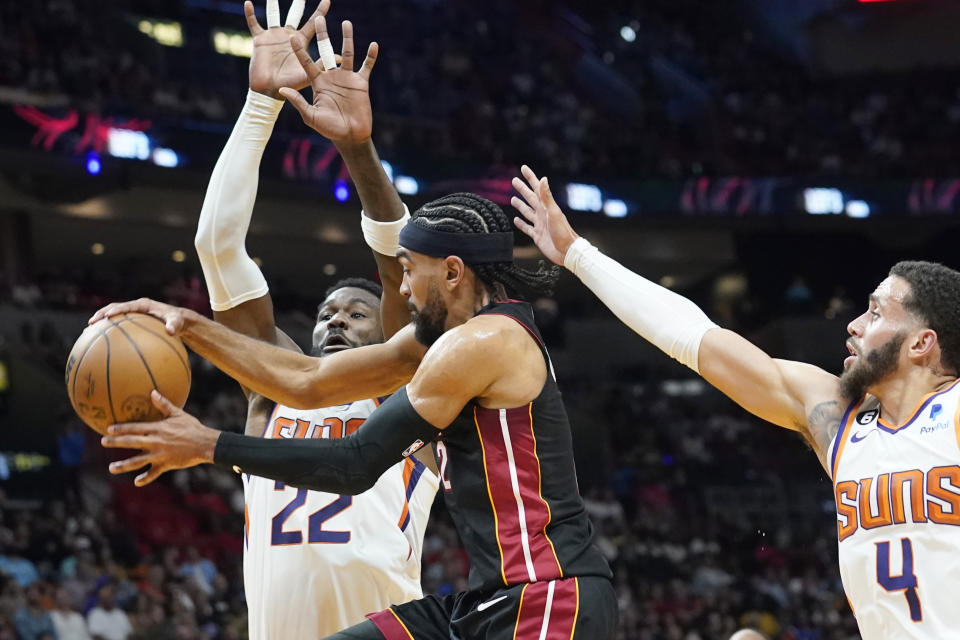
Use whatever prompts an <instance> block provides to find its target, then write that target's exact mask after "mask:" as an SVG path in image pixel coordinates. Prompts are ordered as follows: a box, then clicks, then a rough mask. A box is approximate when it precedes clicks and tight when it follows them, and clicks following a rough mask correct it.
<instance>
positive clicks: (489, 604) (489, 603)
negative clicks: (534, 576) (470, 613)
mask: <svg viewBox="0 0 960 640" xmlns="http://www.w3.org/2000/svg"><path fill="white" fill-rule="evenodd" d="M508 597H509V596H500V597H499V598H494V599H493V600H487V601H486V602H481V603H480V604H478V605H477V611H485V610H486V609H489V608H490V607H492V606H493V605H495V604H497V603H498V602H500V601H501V600H506V599H507V598H508Z"/></svg>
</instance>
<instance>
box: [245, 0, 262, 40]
mask: <svg viewBox="0 0 960 640" xmlns="http://www.w3.org/2000/svg"><path fill="white" fill-rule="evenodd" d="M243 15H245V16H246V17H247V28H248V29H250V35H252V36H254V37H256V36H258V35H260V34H261V33H263V27H261V26H260V23H259V22H258V21H257V14H256V12H255V11H254V9H253V3H252V2H250V0H247V1H246V2H244V3H243Z"/></svg>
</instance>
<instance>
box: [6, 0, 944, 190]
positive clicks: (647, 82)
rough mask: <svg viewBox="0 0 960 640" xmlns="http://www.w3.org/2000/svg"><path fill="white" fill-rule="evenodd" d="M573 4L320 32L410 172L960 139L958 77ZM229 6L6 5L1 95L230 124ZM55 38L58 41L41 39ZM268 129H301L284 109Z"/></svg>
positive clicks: (810, 169)
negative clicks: (881, 67)
mask: <svg viewBox="0 0 960 640" xmlns="http://www.w3.org/2000/svg"><path fill="white" fill-rule="evenodd" d="M257 4H259V5H262V4H263V3H262V2H258V3H257ZM281 4H284V3H281ZM308 4H311V5H312V3H308ZM570 4H571V5H572V6H573V8H569V7H564V6H558V5H554V4H553V3H547V2H543V1H542V0H525V1H524V2H512V1H511V0H492V1H491V2H486V3H482V4H478V3H469V2H440V1H438V0H416V1H414V2H406V3H402V4H397V3H386V4H383V3H351V4H350V5H349V6H346V5H338V4H337V3H334V8H333V10H332V13H331V24H333V25H334V28H333V33H334V34H336V33H337V32H338V29H336V28H335V27H336V24H337V23H338V22H339V20H340V19H341V18H346V17H349V18H351V19H352V20H353V21H354V22H355V24H356V25H357V37H358V49H359V50H360V51H363V49H364V48H365V46H366V42H368V41H369V40H372V39H376V40H378V41H379V42H380V43H381V46H382V49H381V56H380V59H379V62H378V66H377V69H376V70H375V71H374V74H373V79H372V96H373V102H374V107H375V111H376V113H375V123H376V124H375V137H376V140H377V143H378V145H379V146H380V148H381V150H382V151H384V152H385V153H386V154H387V155H388V156H390V157H394V158H403V159H404V161H405V164H406V165H407V166H409V167H411V169H415V168H416V166H417V164H418V163H419V164H421V165H424V166H428V167H430V168H431V170H433V171H438V170H440V169H439V168H438V164H437V161H438V160H441V159H442V160H443V161H444V163H445V164H444V165H441V166H447V167H456V166H458V164H457V163H458V162H459V163H463V164H464V165H469V166H471V167H474V168H475V167H478V166H479V167H487V168H488V169H491V170H495V169H496V167H498V166H517V165H519V164H520V163H522V162H527V163H530V164H532V165H534V166H537V167H539V168H540V171H541V173H550V174H565V175H578V176H590V177H596V176H602V177H612V176H620V177H668V178H675V177H685V176H690V175H699V174H705V175H808V174H817V175H820V174H842V175H849V176H867V177H871V176H890V175H900V176H904V175H906V176H919V175H935V174H950V172H951V171H954V173H955V170H956V169H958V168H960V167H958V166H957V163H956V159H955V154H952V153H951V151H952V150H953V149H956V148H957V146H958V144H957V143H958V142H960V139H958V137H960V90H958V87H960V83H958V79H960V78H958V76H957V74H956V73H955V72H953V71H950V70H922V71H917V70H911V71H910V72H906V73H901V74H884V75H860V76H844V77H842V78H833V77H829V76H824V75H823V74H820V73H817V72H816V71H814V70H812V69H811V68H810V66H811V65H809V64H806V63H804V62H803V61H801V60H799V59H797V58H796V57H792V56H790V55H787V54H785V53H784V51H783V49H782V48H781V49H779V50H778V49H777V48H775V46H774V43H772V42H771V40H772V39H771V38H770V37H764V35H765V34H762V33H757V32H756V30H755V29H752V28H750V27H748V26H746V25H747V24H749V21H748V20H747V18H746V17H745V15H744V11H745V10H746V9H744V7H748V6H749V3H744V4H742V5H736V6H733V7H731V6H730V5H729V3H712V4H709V3H708V4H704V3H700V2H695V1H694V0H682V1H677V0H644V1H643V2H639V1H636V0H635V1H632V2H620V3H609V4H608V5H597V4H596V3H586V2H571V3H570ZM240 5H241V3H240V2H239V0H237V2H236V13H225V12H223V9H224V8H229V7H228V5H225V4H224V3H220V4H219V5H217V9H218V10H213V9H212V8H211V7H212V6H213V5H211V4H210V3H200V2H184V3H159V2H156V1H152V0H151V1H145V2H132V1H130V0H125V1H123V2H118V3H109V5H108V4H104V3H102V2H95V1H94V0H41V1H38V2H31V3H6V4H4V6H3V7H0V54H2V55H0V95H2V94H4V93H7V94H9V95H8V97H7V98H6V100H7V101H16V97H17V96H19V97H20V98H23V97H24V95H30V96H32V99H33V100H35V101H36V102H38V103H39V104H43V103H47V104H53V105H57V104H59V105H61V106H66V105H69V106H71V107H78V108H80V109H81V110H91V111H94V112H100V113H103V114H105V115H111V116H118V117H123V116H125V117H145V118H150V119H152V120H153V121H154V122H158V123H166V124H170V123H176V122H178V121H180V122H181V123H182V122H183V121H184V120H187V121H189V123H188V125H187V126H188V128H190V129H192V130H198V128H199V129H202V126H201V125H198V124H197V121H206V122H222V123H229V122H231V121H232V120H233V118H234V116H235V114H236V113H237V111H238V109H239V107H240V105H241V103H242V99H243V94H244V90H245V87H246V60H244V59H242V58H233V57H230V56H225V55H220V54H217V53H216V52H215V51H214V49H213V47H212V45H211V30H212V29H213V28H214V27H217V28H222V29H227V30H232V31H237V32H242V31H243V30H244V29H245V23H244V21H243V18H242V16H241V15H240V11H239V9H240ZM260 8H261V10H262V7H260ZM309 8H310V7H308V9H309ZM283 10H284V11H285V7H284V8H283ZM144 17H147V18H152V19H157V20H167V21H170V20H173V21H178V22H179V23H180V24H181V27H182V32H183V37H184V43H183V46H181V47H164V46H161V45H160V44H158V43H157V42H155V41H154V40H152V39H151V38H150V37H148V36H147V35H145V34H144V33H142V32H141V31H140V30H139V29H138V21H139V20H140V19H141V18H144ZM624 29H627V30H628V31H626V32H625V31H624ZM624 33H626V34H627V35H626V36H625V35H623V34H624ZM334 39H335V40H336V39H337V36H336V35H335V36H334ZM58 42H70V43H71V46H70V47H59V46H50V44H51V43H58ZM18 92H19V93H18ZM279 130H280V131H284V130H286V131H288V132H292V134H293V135H303V134H304V133H305V130H304V129H303V125H302V124H301V123H300V121H299V118H298V116H297V114H296V113H295V112H294V111H293V110H292V109H286V110H285V111H284V113H283V115H282V117H281V124H280V127H279Z"/></svg>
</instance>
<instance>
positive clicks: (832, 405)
mask: <svg viewBox="0 0 960 640" xmlns="http://www.w3.org/2000/svg"><path fill="white" fill-rule="evenodd" d="M841 418H843V407H841V406H840V403H839V402H837V401H836V400H830V401H828V402H821V403H820V404H818V405H817V406H815V407H814V408H813V409H812V410H811V411H810V415H808V416H807V439H808V441H809V442H810V445H811V446H812V447H813V449H814V451H816V452H817V456H818V457H819V458H820V462H821V464H823V466H824V468H826V467H827V464H826V458H827V452H828V451H829V450H830V443H831V442H833V439H834V437H836V435H837V431H839V430H840V420H841ZM828 473H829V469H828Z"/></svg>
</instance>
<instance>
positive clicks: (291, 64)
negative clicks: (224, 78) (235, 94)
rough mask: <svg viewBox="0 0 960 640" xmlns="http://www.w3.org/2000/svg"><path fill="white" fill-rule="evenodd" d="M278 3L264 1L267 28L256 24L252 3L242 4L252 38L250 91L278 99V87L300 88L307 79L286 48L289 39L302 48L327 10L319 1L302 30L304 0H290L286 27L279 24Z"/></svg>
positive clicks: (324, 0)
mask: <svg viewBox="0 0 960 640" xmlns="http://www.w3.org/2000/svg"><path fill="white" fill-rule="evenodd" d="M278 2H279V0H267V28H266V29H264V28H263V27H261V26H260V23H259V22H258V21H257V16H256V13H255V12H254V9H253V2H251V1H250V0H247V1H246V2H244V3H243V13H244V15H245V16H246V18H247V28H248V29H249V30H250V35H251V36H253V55H252V56H251V57H250V88H251V89H252V90H253V91H256V92H257V93H262V94H264V95H267V96H270V97H271V98H275V99H277V100H280V99H282V97H281V95H280V88H281V87H293V88H294V89H303V88H304V87H306V86H308V85H309V84H310V79H309V78H308V77H307V74H306V73H305V72H304V70H303V67H302V66H300V63H299V62H298V61H297V57H296V56H295V55H294V53H293V48H292V47H291V46H290V42H291V41H292V40H296V41H297V42H299V43H300V46H302V47H306V46H307V45H308V44H309V43H310V39H311V38H313V36H314V34H315V33H316V22H315V19H316V18H317V17H320V16H325V15H326V14H327V11H329V10H330V0H321V1H320V4H318V5H317V8H316V10H315V11H314V12H313V14H312V15H311V16H310V17H309V18H307V21H306V22H305V23H304V25H303V27H302V28H300V29H297V25H298V24H300V18H302V17H303V4H304V0H293V2H292V3H291V5H290V11H289V13H287V20H286V25H285V26H281V25H280V7H279V5H278Z"/></svg>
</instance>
